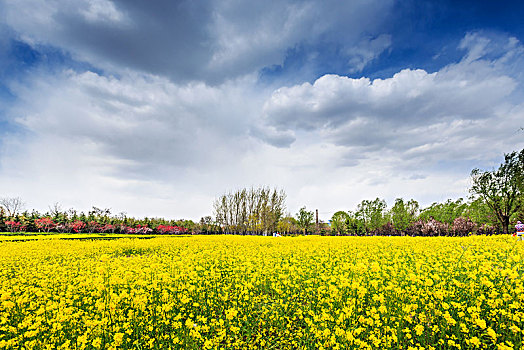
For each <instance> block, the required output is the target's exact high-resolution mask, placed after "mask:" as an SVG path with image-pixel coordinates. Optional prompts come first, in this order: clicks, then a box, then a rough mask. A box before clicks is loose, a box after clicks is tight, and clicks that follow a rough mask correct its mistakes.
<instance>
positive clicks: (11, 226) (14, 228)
mask: <svg viewBox="0 0 524 350" xmlns="http://www.w3.org/2000/svg"><path fill="white" fill-rule="evenodd" d="M5 226H6V227H7V229H8V230H9V232H11V233H13V232H20V231H23V230H25V226H24V225H22V224H21V223H20V222H16V221H14V220H11V221H6V222H5Z"/></svg>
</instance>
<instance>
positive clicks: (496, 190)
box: [470, 149, 524, 233]
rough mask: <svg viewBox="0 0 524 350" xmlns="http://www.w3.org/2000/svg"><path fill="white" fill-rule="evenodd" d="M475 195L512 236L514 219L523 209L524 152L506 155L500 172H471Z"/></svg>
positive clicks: (472, 189)
mask: <svg viewBox="0 0 524 350" xmlns="http://www.w3.org/2000/svg"><path fill="white" fill-rule="evenodd" d="M471 180H472V183H473V184H472V186H471V189H470V191H471V193H472V194H473V195H474V196H476V197H478V198H481V199H482V200H483V201H484V203H486V204H487V205H488V206H489V207H490V208H491V210H492V211H493V213H494V214H495V217H496V218H497V221H498V222H499V224H500V225H501V226H502V231H503V232H504V233H509V223H510V219H511V216H512V215H514V214H516V213H518V211H519V210H520V209H521V208H522V202H523V201H522V194H523V191H524V149H523V150H521V151H520V152H512V153H509V154H505V155H504V162H503V163H502V164H501V165H500V167H499V168H498V169H496V170H491V171H489V170H486V171H482V170H479V169H473V170H472V171H471Z"/></svg>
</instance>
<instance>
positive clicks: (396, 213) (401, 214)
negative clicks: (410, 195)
mask: <svg viewBox="0 0 524 350" xmlns="http://www.w3.org/2000/svg"><path fill="white" fill-rule="evenodd" d="M418 211H419V204H418V202H417V201H416V200H414V199H411V200H409V201H408V202H407V203H405V202H404V200H403V199H402V198H397V199H395V205H393V207H392V208H391V210H390V217H391V222H392V224H393V227H394V228H395V229H396V230H399V231H404V230H406V229H407V228H408V227H409V225H411V223H412V222H414V221H416V220H417V215H418Z"/></svg>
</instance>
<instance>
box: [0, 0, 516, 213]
mask: <svg viewBox="0 0 524 350" xmlns="http://www.w3.org/2000/svg"><path fill="white" fill-rule="evenodd" d="M522 13H524V2H522V1H498V2H495V1H482V0H467V1H451V0H439V1H429V0H406V1H393V0H354V1H335V0H323V1H291V0H282V1H256V2H253V1H240V0H216V1H214V0H203V1H185V0H179V1H172V0H154V1H144V0H142V1H140V0H113V1H111V0H0V197H21V198H22V199H23V200H24V201H25V203H26V207H27V209H37V210H39V211H43V212H45V211H46V210H48V209H49V206H52V205H54V204H55V203H59V205H60V206H61V207H62V208H64V209H67V208H76V209H78V210H89V209H90V208H91V207H92V206H97V207H99V208H111V210H112V212H113V213H115V214H116V213H119V212H126V213H127V214H128V215H132V216H137V217H145V216H148V217H166V218H174V219H180V218H186V219H193V220H199V219H200V217H202V216H205V215H213V206H212V203H213V200H214V199H215V198H216V197H217V196H219V195H221V194H223V193H225V192H227V191H234V190H237V189H241V188H244V187H251V186H255V187H257V186H270V187H275V188H278V189H283V190H284V191H285V192H286V193H287V201H286V202H287V209H288V211H289V212H290V213H291V214H294V213H296V212H297V211H298V209H299V208H300V207H303V206H306V208H308V209H310V210H314V209H318V210H319V213H320V219H321V220H325V221H327V220H329V218H330V217H331V215H332V214H333V213H334V212H336V211H338V210H353V209H355V208H356V206H357V204H358V203H360V202H361V201H362V200H364V199H374V198H376V197H379V198H383V199H385V200H386V201H387V203H388V204H389V205H390V206H391V205H392V204H393V203H394V200H395V198H404V199H406V200H407V199H411V198H413V199H416V200H417V201H419V203H420V204H421V205H422V206H423V207H424V206H427V205H430V204H431V203H433V202H440V201H444V200H446V199H448V198H452V199H457V198H460V197H462V198H467V197H468V196H469V192H468V190H469V187H470V178H469V175H470V172H471V170H472V169H473V168H480V169H486V170H489V169H493V168H496V167H497V166H498V165H499V164H500V162H501V161H502V159H503V155H504V153H509V152H512V151H516V150H520V149H522V148H524V130H523V129H522V128H524V86H523V84H524V24H523V22H522V19H521V14H522Z"/></svg>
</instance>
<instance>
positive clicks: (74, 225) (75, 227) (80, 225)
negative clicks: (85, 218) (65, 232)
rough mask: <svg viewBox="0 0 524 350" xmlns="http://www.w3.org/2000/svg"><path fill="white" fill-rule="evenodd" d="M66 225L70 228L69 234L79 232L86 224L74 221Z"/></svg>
mask: <svg viewBox="0 0 524 350" xmlns="http://www.w3.org/2000/svg"><path fill="white" fill-rule="evenodd" d="M66 225H68V226H69V228H70V231H69V232H80V231H82V230H83V229H84V228H85V227H86V224H85V223H83V222H82V221H75V222H72V223H68V224H66Z"/></svg>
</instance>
